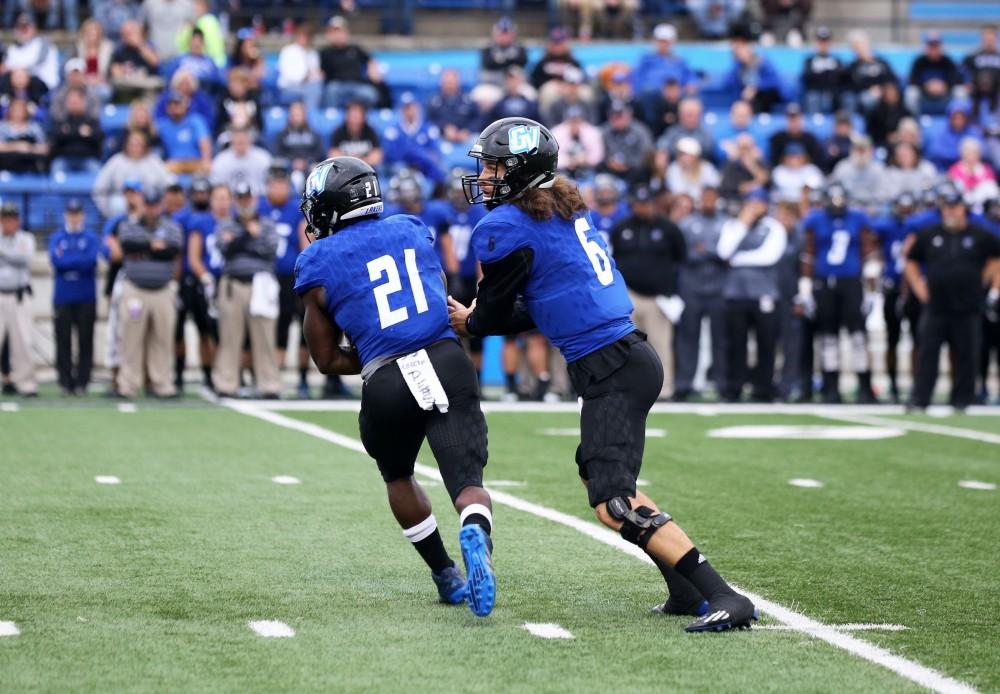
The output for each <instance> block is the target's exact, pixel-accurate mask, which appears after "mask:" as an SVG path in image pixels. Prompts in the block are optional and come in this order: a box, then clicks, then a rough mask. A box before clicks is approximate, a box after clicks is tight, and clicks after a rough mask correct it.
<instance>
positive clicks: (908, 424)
mask: <svg viewBox="0 0 1000 694" xmlns="http://www.w3.org/2000/svg"><path fill="white" fill-rule="evenodd" d="M885 414H889V413H885ZM817 416H819V417H823V418H824V419H833V420H836V421H840V422H850V423H852V424H864V425H867V426H874V427H895V428H897V429H906V430H907V431H919V432H922V433H924V434H938V435H940V436H951V437H953V438H956V439H969V440H970V441H980V442H982V443H992V444H997V445H1000V434H990V433H988V432H985V431H976V430H974V429H962V428H961V427H953V426H945V425H943V424H931V423H930V422H914V421H912V420H909V419H885V418H884V417H878V416H874V415H865V414H851V413H848V412H843V413H841V412H837V411H832V412H825V413H822V414H817Z"/></svg>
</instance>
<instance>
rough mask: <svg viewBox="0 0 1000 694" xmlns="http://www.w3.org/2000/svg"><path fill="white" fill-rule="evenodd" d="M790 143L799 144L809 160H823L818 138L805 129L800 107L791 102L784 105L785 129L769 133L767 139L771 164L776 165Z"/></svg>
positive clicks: (814, 161)
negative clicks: (769, 135)
mask: <svg viewBox="0 0 1000 694" xmlns="http://www.w3.org/2000/svg"><path fill="white" fill-rule="evenodd" d="M791 144H798V145H801V146H802V147H803V148H804V149H805V151H806V153H807V154H808V155H809V161H811V162H813V163H816V162H822V161H823V148H822V147H821V146H820V144H819V139H817V137H816V136H815V135H813V134H812V133H811V132H809V131H808V130H806V122H805V117H804V116H803V115H802V107H801V106H799V105H798V104H796V103H794V102H792V103H790V104H788V105H787V106H786V107H785V129H784V130H779V131H778V132H776V133H774V134H773V135H771V137H770V138H769V140H768V150H770V155H771V166H777V165H778V164H779V163H780V162H781V160H782V159H783V158H784V156H785V149H786V148H787V147H788V146H789V145H791Z"/></svg>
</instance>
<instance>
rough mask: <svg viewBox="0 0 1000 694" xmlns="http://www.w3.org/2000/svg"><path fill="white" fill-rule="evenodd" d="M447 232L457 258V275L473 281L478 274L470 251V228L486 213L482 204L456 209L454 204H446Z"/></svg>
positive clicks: (474, 256)
mask: <svg viewBox="0 0 1000 694" xmlns="http://www.w3.org/2000/svg"><path fill="white" fill-rule="evenodd" d="M447 212H448V234H450V235H451V240H452V243H453V244H454V246H455V257H457V258H458V275H459V277H461V278H463V279H467V280H472V281H475V280H476V278H477V277H478V275H479V270H478V267H477V262H476V254H475V253H473V252H472V230H473V229H475V228H476V225H477V224H478V223H479V220H480V219H482V218H483V217H484V216H485V215H486V209H485V208H484V207H483V206H482V205H469V206H465V207H463V208H462V209H456V208H455V207H454V205H450V204H449V205H448V206H447Z"/></svg>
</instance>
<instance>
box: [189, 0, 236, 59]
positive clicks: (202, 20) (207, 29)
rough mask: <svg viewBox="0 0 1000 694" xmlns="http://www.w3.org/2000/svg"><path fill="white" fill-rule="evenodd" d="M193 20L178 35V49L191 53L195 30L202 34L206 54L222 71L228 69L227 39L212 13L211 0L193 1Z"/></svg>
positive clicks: (217, 19)
mask: <svg viewBox="0 0 1000 694" xmlns="http://www.w3.org/2000/svg"><path fill="white" fill-rule="evenodd" d="M192 12H193V19H192V21H191V22H190V24H189V25H188V26H186V27H185V28H184V30H183V31H181V32H180V33H179V34H177V49H178V50H179V51H180V52H181V53H182V54H184V53H189V52H190V50H191V41H192V36H193V34H194V31H195V29H197V30H198V31H200V32H201V36H202V39H203V41H204V54H205V55H207V56H208V57H209V58H210V59H211V60H212V62H214V63H215V66H216V67H217V68H219V69H220V70H221V69H223V68H225V67H226V59H227V56H226V37H225V36H224V35H223V33H222V24H221V23H220V22H219V18H218V17H216V16H215V15H214V14H213V13H212V2H211V0H193V2H192Z"/></svg>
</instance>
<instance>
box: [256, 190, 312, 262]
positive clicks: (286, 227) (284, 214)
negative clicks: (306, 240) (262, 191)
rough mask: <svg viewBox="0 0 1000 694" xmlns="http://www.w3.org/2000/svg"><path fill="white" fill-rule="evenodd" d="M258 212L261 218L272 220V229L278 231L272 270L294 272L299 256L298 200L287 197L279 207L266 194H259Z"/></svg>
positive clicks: (299, 213)
mask: <svg viewBox="0 0 1000 694" xmlns="http://www.w3.org/2000/svg"><path fill="white" fill-rule="evenodd" d="M257 211H258V214H260V216H261V218H262V219H270V220H271V221H272V222H274V230H275V231H276V232H278V250H277V252H276V253H275V254H274V272H275V273H277V274H278V275H291V274H293V273H294V272H295V259H296V258H298V257H299V251H301V250H302V249H301V248H299V223H300V222H301V221H302V213H301V212H300V211H299V203H298V200H294V199H291V198H289V199H288V201H287V202H286V203H285V204H284V205H281V206H280V207H275V206H274V205H272V204H271V203H270V202H269V201H268V199H267V196H266V195H265V196H261V198H260V204H259V205H258V209H257Z"/></svg>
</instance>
